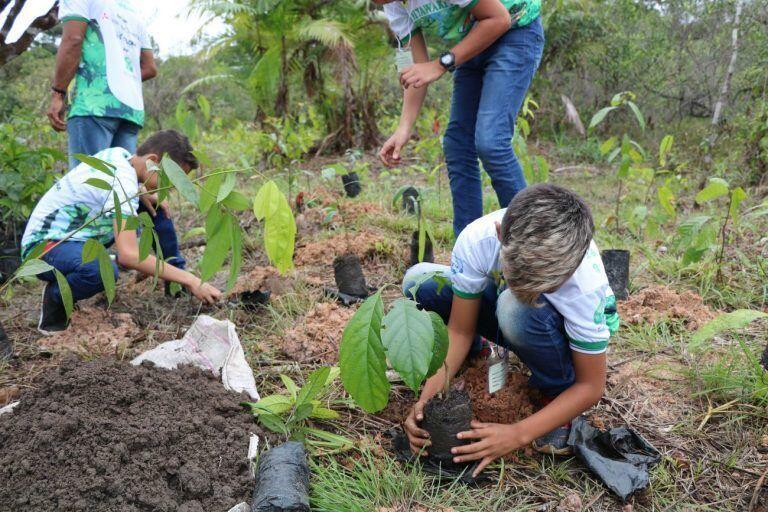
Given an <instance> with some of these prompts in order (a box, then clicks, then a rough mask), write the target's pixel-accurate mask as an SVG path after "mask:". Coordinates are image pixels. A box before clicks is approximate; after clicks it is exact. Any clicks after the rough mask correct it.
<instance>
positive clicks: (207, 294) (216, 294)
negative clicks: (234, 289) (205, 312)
mask: <svg viewBox="0 0 768 512" xmlns="http://www.w3.org/2000/svg"><path fill="white" fill-rule="evenodd" d="M189 291H191V292H192V295H194V296H195V297H197V298H198V299H200V300H201V301H203V302H205V303H207V304H214V303H216V302H217V301H218V300H219V299H221V291H219V289H218V288H216V287H215V286H211V285H210V284H208V283H203V284H200V285H198V286H192V287H190V289H189Z"/></svg>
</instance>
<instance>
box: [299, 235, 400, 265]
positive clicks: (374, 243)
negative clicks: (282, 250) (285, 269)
mask: <svg viewBox="0 0 768 512" xmlns="http://www.w3.org/2000/svg"><path fill="white" fill-rule="evenodd" d="M391 250H392V247H391V246H390V244H388V243H387V242H386V241H385V240H384V238H383V237H382V236H381V235H379V234H376V233H372V232H370V231H361V232H359V233H339V234H338V235H334V236H332V237H330V238H326V239H324V240H320V241H318V242H309V243H307V244H305V245H303V246H302V247H298V248H297V249H296V257H295V258H294V262H295V264H296V266H299V267H300V266H303V265H331V263H332V262H333V259H334V258H335V257H336V256H340V255H342V254H347V253H354V254H356V255H357V256H358V257H359V258H360V259H361V260H365V259H369V258H371V257H373V256H375V255H377V254H386V253H391Z"/></svg>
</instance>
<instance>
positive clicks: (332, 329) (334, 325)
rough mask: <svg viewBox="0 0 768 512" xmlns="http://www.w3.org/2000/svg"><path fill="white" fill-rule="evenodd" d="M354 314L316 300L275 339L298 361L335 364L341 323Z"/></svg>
mask: <svg viewBox="0 0 768 512" xmlns="http://www.w3.org/2000/svg"><path fill="white" fill-rule="evenodd" d="M354 314H355V310H354V309H351V308H345V307H343V306H341V305H339V304H337V303H335V302H320V303H318V304H317V305H315V307H313V308H312V309H311V310H309V312H308V313H307V314H306V315H304V317H302V318H300V319H299V320H298V321H297V322H296V324H295V326H294V327H292V328H291V329H288V330H287V331H285V333H284V334H283V335H282V336H281V337H280V338H279V339H276V340H275V341H276V343H277V344H278V345H279V346H280V347H281V348H282V350H283V352H285V354H286V355H287V356H288V357H290V358H291V359H292V360H294V361H298V362H299V363H327V364H335V363H337V362H338V359H339V343H340V342H341V335H342V333H343V332H344V327H345V326H346V325H347V322H348V321H349V319H350V318H351V317H352V315H354Z"/></svg>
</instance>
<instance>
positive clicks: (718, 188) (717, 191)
mask: <svg viewBox="0 0 768 512" xmlns="http://www.w3.org/2000/svg"><path fill="white" fill-rule="evenodd" d="M728 189H729V187H728V182H727V181H725V180H724V179H722V178H710V179H709V183H708V184H707V186H706V187H704V188H703V189H702V190H700V191H699V193H698V194H696V202H697V203H699V204H703V203H708V202H709V201H712V200H713V199H717V198H718V197H722V196H724V195H726V194H727V193H728Z"/></svg>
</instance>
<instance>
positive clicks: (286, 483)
mask: <svg viewBox="0 0 768 512" xmlns="http://www.w3.org/2000/svg"><path fill="white" fill-rule="evenodd" d="M251 512H309V465H308V464H307V452H306V451H305V450H304V445H303V444H302V443H300V442H297V441H288V442H287V443H285V444H282V445H280V446H278V447H276V448H272V449H271V450H269V451H267V452H266V453H264V454H263V455H262V456H261V457H260V460H259V470H258V472H257V473H256V488H255V489H254V490H253V505H251Z"/></svg>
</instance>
